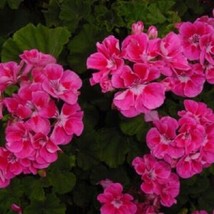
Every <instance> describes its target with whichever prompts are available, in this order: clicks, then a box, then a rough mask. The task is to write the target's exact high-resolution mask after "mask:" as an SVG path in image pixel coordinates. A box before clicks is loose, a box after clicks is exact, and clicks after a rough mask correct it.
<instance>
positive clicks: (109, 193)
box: [97, 183, 137, 214]
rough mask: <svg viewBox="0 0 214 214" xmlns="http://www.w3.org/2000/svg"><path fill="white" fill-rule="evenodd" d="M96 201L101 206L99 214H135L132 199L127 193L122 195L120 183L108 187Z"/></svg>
mask: <svg viewBox="0 0 214 214" xmlns="http://www.w3.org/2000/svg"><path fill="white" fill-rule="evenodd" d="M97 200H98V201H99V202H100V203H101V204H102V207H101V209H100V213H101V214H135V213H136V211H137V206H136V205H135V203H134V202H133V197H132V196H131V195H130V194H128V193H123V187H122V185H121V184H120V183H112V184H110V185H108V186H107V187H106V188H105V189H104V193H101V194H99V195H98V196H97Z"/></svg>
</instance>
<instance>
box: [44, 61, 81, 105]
mask: <svg viewBox="0 0 214 214" xmlns="http://www.w3.org/2000/svg"><path fill="white" fill-rule="evenodd" d="M43 72H44V75H45V76H46V78H45V79H44V80H43V81H42V88H43V89H44V90H45V91H46V92H47V93H49V94H50V95H51V96H53V97H55V98H58V99H62V100H63V101H64V102H66V103H68V104H71V105H72V104H74V103H76V102H77V98H78V95H79V92H78V89H79V88H80V87H81V86H82V81H81V79H80V78H79V76H78V75H77V74H76V73H74V72H73V71H70V70H66V71H64V70H63V67H62V66H61V65H58V64H48V65H47V66H46V67H45V68H44V69H43Z"/></svg>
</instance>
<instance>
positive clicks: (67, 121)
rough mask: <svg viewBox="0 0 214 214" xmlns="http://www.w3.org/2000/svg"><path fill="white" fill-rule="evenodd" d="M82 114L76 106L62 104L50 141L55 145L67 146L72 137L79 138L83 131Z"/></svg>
mask: <svg viewBox="0 0 214 214" xmlns="http://www.w3.org/2000/svg"><path fill="white" fill-rule="evenodd" d="M82 118H83V112H82V111H81V109H80V106H79V105H78V104H75V105H69V104H66V103H65V104H64V105H63V107H62V110H61V113H60V114H59V115H58V117H57V122H56V124H55V126H54V129H53V132H52V134H51V140H52V141H53V142H54V143H55V144H56V145H60V144H67V143H69V142H70V140H71V139H72V137H73V135H74V134H75V135H77V136H79V135H80V134H81V133H82V131H83V122H82Z"/></svg>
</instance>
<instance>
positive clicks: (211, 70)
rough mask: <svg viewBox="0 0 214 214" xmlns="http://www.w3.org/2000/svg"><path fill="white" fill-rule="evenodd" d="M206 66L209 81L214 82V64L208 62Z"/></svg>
mask: <svg viewBox="0 0 214 214" xmlns="http://www.w3.org/2000/svg"><path fill="white" fill-rule="evenodd" d="M204 67H205V76H206V80H207V82H208V83H210V84H214V65H212V64H208V65H206V66H204Z"/></svg>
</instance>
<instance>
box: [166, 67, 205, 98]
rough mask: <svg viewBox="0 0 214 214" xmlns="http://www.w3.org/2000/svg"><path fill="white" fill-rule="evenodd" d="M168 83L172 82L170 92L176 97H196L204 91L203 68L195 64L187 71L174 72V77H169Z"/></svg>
mask: <svg viewBox="0 0 214 214" xmlns="http://www.w3.org/2000/svg"><path fill="white" fill-rule="evenodd" d="M168 81H169V82H170V90H171V91H172V92H173V93H175V94H176V95H179V96H183V97H195V96H197V95H199V94H200V93H201V92H202V90H203V86H204V82H205V76H204V73H203V69H202V66H201V65H200V64H194V65H192V66H191V69H189V70H187V71H183V70H174V72H173V74H172V76H171V77H168Z"/></svg>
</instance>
